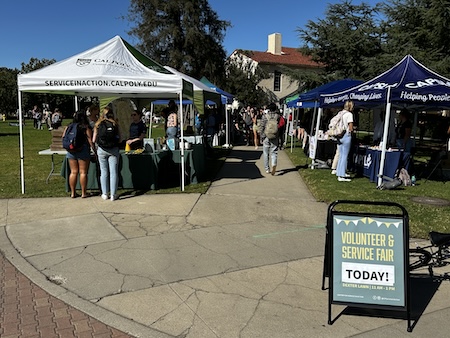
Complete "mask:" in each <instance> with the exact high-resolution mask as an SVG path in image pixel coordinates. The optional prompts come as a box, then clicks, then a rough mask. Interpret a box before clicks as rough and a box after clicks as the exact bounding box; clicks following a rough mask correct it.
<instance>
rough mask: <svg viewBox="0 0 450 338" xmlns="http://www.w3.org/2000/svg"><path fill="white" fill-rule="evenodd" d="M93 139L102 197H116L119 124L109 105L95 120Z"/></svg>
mask: <svg viewBox="0 0 450 338" xmlns="http://www.w3.org/2000/svg"><path fill="white" fill-rule="evenodd" d="M93 141H94V143H96V144H97V145H98V148H97V156H98V161H99V164H100V185H101V190H102V199H104V200H107V199H108V198H110V199H111V201H114V200H116V199H117V187H118V185H119V141H120V133H119V125H118V124H117V121H115V120H114V113H113V111H112V110H111V108H109V107H105V108H104V109H103V112H102V115H101V116H100V118H99V119H98V120H97V122H95V125H94V136H93Z"/></svg>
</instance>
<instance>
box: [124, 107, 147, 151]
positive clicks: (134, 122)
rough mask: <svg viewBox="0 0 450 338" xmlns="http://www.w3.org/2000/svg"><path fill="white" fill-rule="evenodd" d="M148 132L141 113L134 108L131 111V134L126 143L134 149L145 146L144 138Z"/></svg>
mask: <svg viewBox="0 0 450 338" xmlns="http://www.w3.org/2000/svg"><path fill="white" fill-rule="evenodd" d="M146 133H147V127H146V126H145V123H144V121H142V119H141V113H140V112H139V111H137V110H134V111H133V112H132V113H131V124H130V134H129V135H128V140H127V141H126V143H127V144H128V145H129V146H130V148H131V149H132V150H135V149H139V148H143V147H144V138H145V134H146Z"/></svg>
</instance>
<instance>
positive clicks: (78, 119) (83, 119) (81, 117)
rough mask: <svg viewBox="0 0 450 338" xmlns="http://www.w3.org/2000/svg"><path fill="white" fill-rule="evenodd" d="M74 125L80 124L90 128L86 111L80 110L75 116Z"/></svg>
mask: <svg viewBox="0 0 450 338" xmlns="http://www.w3.org/2000/svg"><path fill="white" fill-rule="evenodd" d="M73 123H78V124H81V125H84V126H88V125H89V120H88V118H87V115H86V112H85V111H84V110H78V111H77V112H76V113H75V114H74V115H73Z"/></svg>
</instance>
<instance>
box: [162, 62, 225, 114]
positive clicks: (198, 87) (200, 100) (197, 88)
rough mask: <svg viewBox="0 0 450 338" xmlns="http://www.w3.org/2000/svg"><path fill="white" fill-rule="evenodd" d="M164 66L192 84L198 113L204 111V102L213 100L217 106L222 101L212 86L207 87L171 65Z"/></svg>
mask: <svg viewBox="0 0 450 338" xmlns="http://www.w3.org/2000/svg"><path fill="white" fill-rule="evenodd" d="M164 68H166V69H167V70H169V71H170V72H172V73H174V74H177V75H179V76H181V77H182V78H183V79H185V80H186V81H189V82H191V83H192V84H193V86H194V105H195V107H196V108H197V111H198V112H199V113H200V115H203V114H204V113H205V104H207V102H208V101H209V102H211V101H213V102H214V103H215V104H216V105H217V106H219V105H220V104H221V103H222V102H221V95H220V94H219V93H218V92H217V91H216V90H214V89H213V88H210V87H208V86H207V85H205V84H204V83H203V82H200V81H199V80H197V79H194V78H193V77H191V76H189V75H186V74H183V73H181V72H179V71H178V70H176V69H174V68H172V67H169V66H165V67H164Z"/></svg>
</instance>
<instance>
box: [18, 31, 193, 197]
mask: <svg viewBox="0 0 450 338" xmlns="http://www.w3.org/2000/svg"><path fill="white" fill-rule="evenodd" d="M17 84H18V89H19V122H20V123H19V129H20V141H19V143H20V168H21V170H20V171H21V186H22V193H25V174H24V146H23V127H22V118H23V116H22V92H35V93H50V94H66V95H74V96H97V97H99V98H100V100H101V101H102V100H103V101H105V100H106V99H114V98H118V97H127V98H129V97H133V98H171V99H179V100H182V99H183V98H188V99H193V84H192V83H191V82H189V81H187V80H185V79H184V78H183V77H181V76H180V75H177V74H174V73H172V72H171V71H169V70H168V69H166V68H164V67H163V66H162V65H160V64H158V63H157V62H155V61H153V60H152V59H150V58H149V57H147V56H146V55H144V54H142V53H141V52H139V51H138V50H137V49H135V48H134V47H133V46H131V45H130V44H129V43H128V42H126V41H125V40H123V39H122V38H121V37H120V36H115V37H113V38H112V39H110V40H108V41H106V42H104V43H102V44H100V45H98V46H96V47H94V48H91V49H89V50H87V51H85V52H82V53H80V54H77V55H75V56H72V57H70V58H68V59H65V60H63V61H60V62H56V63H54V64H51V65H49V66H47V67H44V68H41V69H38V70H35V71H33V72H30V73H27V74H19V75H18V76H17ZM179 113H180V114H181V113H182V110H181V107H179ZM181 139H183V119H181ZM181 157H184V148H183V147H181ZM181 172H184V161H183V160H182V161H181ZM184 179H185V177H184V175H181V188H182V190H184Z"/></svg>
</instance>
